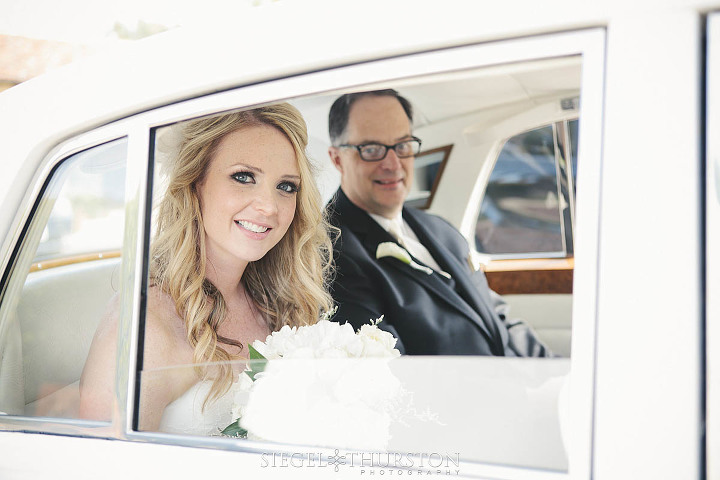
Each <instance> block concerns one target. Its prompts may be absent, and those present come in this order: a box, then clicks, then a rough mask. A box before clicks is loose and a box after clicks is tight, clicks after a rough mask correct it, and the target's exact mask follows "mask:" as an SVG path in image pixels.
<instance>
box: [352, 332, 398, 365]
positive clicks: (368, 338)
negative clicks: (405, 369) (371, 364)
mask: <svg viewBox="0 0 720 480" xmlns="http://www.w3.org/2000/svg"><path fill="white" fill-rule="evenodd" d="M358 338H360V340H361V341H362V344H363V350H362V355H361V356H363V357H389V358H394V357H399V356H400V351H399V350H397V349H396V348H395V343H397V339H396V338H395V337H393V336H392V334H391V333H389V332H386V331H384V330H380V329H379V328H378V327H377V326H376V325H363V326H362V327H360V331H359V332H358Z"/></svg>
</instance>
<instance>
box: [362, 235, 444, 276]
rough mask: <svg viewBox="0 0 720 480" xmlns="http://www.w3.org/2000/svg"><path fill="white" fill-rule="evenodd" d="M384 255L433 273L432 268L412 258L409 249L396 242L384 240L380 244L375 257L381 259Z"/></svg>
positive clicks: (416, 268)
mask: <svg viewBox="0 0 720 480" xmlns="http://www.w3.org/2000/svg"><path fill="white" fill-rule="evenodd" d="M384 257H393V258H397V259H398V260H400V261H401V262H403V263H406V264H408V265H410V267H411V268H414V269H415V270H420V271H421V272H425V273H427V274H428V275H432V273H433V270H432V268H429V267H425V266H422V265H420V264H419V263H417V262H416V261H415V260H413V259H412V257H411V256H410V253H408V251H407V250H405V249H404V248H402V247H401V246H400V245H398V244H397V243H395V242H382V243H381V244H379V245H378V247H377V251H376V252H375V258H377V259H381V258H384Z"/></svg>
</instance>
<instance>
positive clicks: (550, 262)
mask: <svg viewBox="0 0 720 480" xmlns="http://www.w3.org/2000/svg"><path fill="white" fill-rule="evenodd" d="M574 268H575V259H574V258H573V257H568V258H520V259H512V260H492V261H491V262H490V263H489V264H488V265H487V266H486V267H485V272H507V271H512V272H517V271H523V270H573V269H574Z"/></svg>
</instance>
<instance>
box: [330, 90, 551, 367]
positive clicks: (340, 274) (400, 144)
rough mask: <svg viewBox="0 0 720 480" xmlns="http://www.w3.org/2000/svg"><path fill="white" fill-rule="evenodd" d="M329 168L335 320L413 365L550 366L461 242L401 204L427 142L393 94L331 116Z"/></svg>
mask: <svg viewBox="0 0 720 480" xmlns="http://www.w3.org/2000/svg"><path fill="white" fill-rule="evenodd" d="M329 130H330V141H331V143H332V146H331V147H330V148H329V151H328V153H329V155H330V159H331V160H332V162H333V164H334V165H335V167H336V168H337V169H338V170H339V171H340V189H338V191H337V193H336V194H335V198H334V199H333V201H332V202H331V203H330V205H329V206H328V209H329V213H330V221H331V223H332V224H333V225H334V226H336V227H338V228H339V229H340V232H341V233H340V237H339V238H338V239H337V240H336V242H335V247H334V257H335V262H336V278H335V281H334V283H333V285H332V289H331V291H332V294H333V298H334V299H335V302H336V303H337V305H338V311H337V313H336V314H335V317H334V319H335V320H336V321H339V322H345V321H349V322H350V323H351V324H352V325H353V327H355V328H356V329H357V328H359V327H360V326H361V325H362V324H366V323H370V321H371V320H374V319H376V318H378V317H380V316H381V315H384V319H383V321H382V322H381V323H380V324H379V327H380V328H383V329H384V330H387V331H389V332H391V333H392V334H393V335H394V336H395V337H397V338H398V344H397V348H398V349H399V350H400V351H401V352H402V353H405V354H413V355H457V354H475V355H498V356H502V355H506V356H549V355H551V353H550V351H549V350H548V349H547V348H546V347H545V346H544V345H543V344H542V343H541V342H540V341H539V340H538V339H537V338H536V337H535V335H534V333H533V332H532V330H530V328H529V327H528V326H527V325H526V324H524V323H522V322H515V323H512V324H510V323H509V322H507V321H506V319H505V316H504V315H503V314H502V313H501V312H503V311H504V310H506V309H507V307H506V305H505V303H504V302H503V301H502V299H501V298H500V297H499V296H498V295H497V294H495V292H492V291H491V290H490V288H489V287H488V284H487V280H486V279H485V275H484V274H483V273H482V272H479V271H473V269H472V268H471V266H470V263H469V262H468V258H469V249H468V245H467V242H466V240H465V238H464V237H463V236H462V235H461V234H460V233H459V232H458V231H457V230H456V229H455V228H454V227H452V226H451V225H450V224H449V223H448V222H446V221H445V220H443V219H441V218H440V217H437V216H434V215H429V214H427V213H424V212H421V211H419V210H415V209H412V208H404V207H403V202H404V201H405V198H406V197H407V195H408V192H409V191H410V187H411V185H412V180H413V163H414V160H415V155H417V154H418V153H419V152H420V146H421V141H420V139H418V138H417V137H414V136H413V134H412V106H411V105H410V103H409V102H408V101H407V100H406V99H405V98H403V97H402V96H400V95H399V94H398V93H397V92H396V91H395V90H379V91H374V92H362V93H353V94H346V95H343V96H341V97H339V98H338V99H337V100H336V101H335V102H334V103H333V105H332V107H331V108H330V115H329Z"/></svg>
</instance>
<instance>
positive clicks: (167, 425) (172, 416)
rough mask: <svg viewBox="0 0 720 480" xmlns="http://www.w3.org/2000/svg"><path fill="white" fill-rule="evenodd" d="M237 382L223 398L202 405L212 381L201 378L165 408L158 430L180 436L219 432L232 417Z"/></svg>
mask: <svg viewBox="0 0 720 480" xmlns="http://www.w3.org/2000/svg"><path fill="white" fill-rule="evenodd" d="M236 385H237V383H235V384H233V387H232V388H231V389H230V391H229V392H227V393H226V394H225V395H223V396H222V397H220V398H218V399H217V400H215V401H214V402H208V403H207V405H206V406H205V410H204V411H203V409H202V406H203V402H205V398H206V396H207V394H208V392H209V391H210V387H211V386H212V382H210V381H207V380H205V381H201V382H198V383H196V384H195V385H193V386H192V387H190V388H189V389H188V390H187V391H186V392H185V393H184V394H182V395H181V396H180V397H178V398H177V399H176V400H175V401H174V402H172V403H170V404H169V405H168V406H167V407H165V411H164V412H163V416H162V418H161V419H160V428H159V430H160V431H161V432H164V433H174V434H180V435H205V436H211V435H220V432H221V431H222V430H223V429H224V428H225V427H227V426H228V425H229V424H230V422H232V421H233V420H235V419H234V418H231V417H232V409H233V403H234V401H235V387H236Z"/></svg>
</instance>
